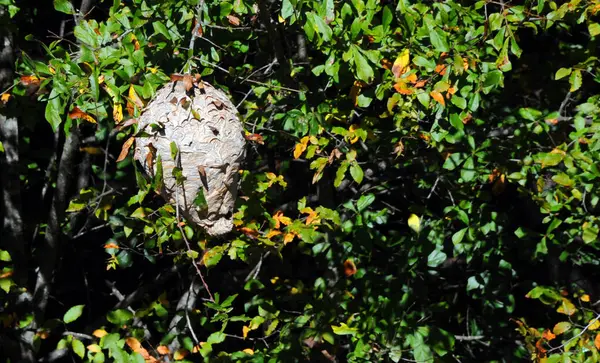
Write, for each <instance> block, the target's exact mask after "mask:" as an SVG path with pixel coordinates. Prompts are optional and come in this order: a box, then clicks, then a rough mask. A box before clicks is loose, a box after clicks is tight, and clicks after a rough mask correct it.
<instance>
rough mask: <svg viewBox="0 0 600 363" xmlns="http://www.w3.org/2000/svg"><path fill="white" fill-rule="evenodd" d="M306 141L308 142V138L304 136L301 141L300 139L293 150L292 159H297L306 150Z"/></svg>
mask: <svg viewBox="0 0 600 363" xmlns="http://www.w3.org/2000/svg"><path fill="white" fill-rule="evenodd" d="M308 140H309V137H308V136H304V137H303V138H302V139H300V143H298V144H296V147H295V148H294V159H298V158H299V157H300V155H302V153H303V152H304V150H306V145H307V144H308Z"/></svg>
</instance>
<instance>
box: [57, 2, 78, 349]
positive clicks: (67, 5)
mask: <svg viewBox="0 0 600 363" xmlns="http://www.w3.org/2000/svg"><path fill="white" fill-rule="evenodd" d="M54 9H56V10H58V11H60V12H61V13H65V14H73V13H74V12H75V10H74V9H73V4H71V2H70V1H69V0H54ZM82 358H83V357H82Z"/></svg>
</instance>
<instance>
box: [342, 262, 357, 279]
mask: <svg viewBox="0 0 600 363" xmlns="http://www.w3.org/2000/svg"><path fill="white" fill-rule="evenodd" d="M355 273H356V265H355V264H354V261H352V260H350V259H348V260H346V261H344V274H345V275H346V276H347V277H350V276H352V275H354V274H355Z"/></svg>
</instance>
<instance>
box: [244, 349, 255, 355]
mask: <svg viewBox="0 0 600 363" xmlns="http://www.w3.org/2000/svg"><path fill="white" fill-rule="evenodd" d="M242 352H244V353H246V354H249V355H254V351H253V350H252V349H250V348H246V349H244V350H242Z"/></svg>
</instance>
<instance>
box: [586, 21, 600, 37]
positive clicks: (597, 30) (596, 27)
mask: <svg viewBox="0 0 600 363" xmlns="http://www.w3.org/2000/svg"><path fill="white" fill-rule="evenodd" d="M588 31H589V32H590V35H591V36H593V37H595V36H596V35H598V34H600V24H598V23H591V22H590V23H589V24H588Z"/></svg>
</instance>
